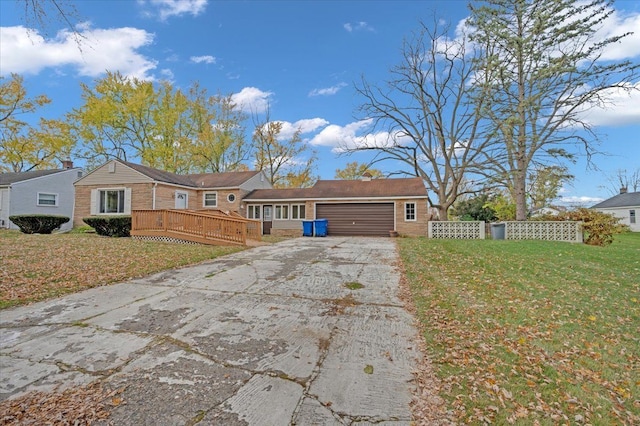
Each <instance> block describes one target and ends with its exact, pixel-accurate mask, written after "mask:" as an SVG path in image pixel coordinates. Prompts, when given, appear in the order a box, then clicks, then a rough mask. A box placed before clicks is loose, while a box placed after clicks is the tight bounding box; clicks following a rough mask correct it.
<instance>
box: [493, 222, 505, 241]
mask: <svg viewBox="0 0 640 426" xmlns="http://www.w3.org/2000/svg"><path fill="white" fill-rule="evenodd" d="M506 228H507V225H506V224H504V223H492V224H491V238H493V239H494V240H504V239H505V234H506Z"/></svg>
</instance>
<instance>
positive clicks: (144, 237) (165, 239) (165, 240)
mask: <svg viewBox="0 0 640 426" xmlns="http://www.w3.org/2000/svg"><path fill="white" fill-rule="evenodd" d="M132 238H133V239H135V240H139V241H154V242H160V243H175V244H196V245H199V244H200V243H196V242H194V241H186V240H181V239H179V238H171V237H161V236H147V235H135V236H132Z"/></svg>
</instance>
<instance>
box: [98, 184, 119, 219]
mask: <svg viewBox="0 0 640 426" xmlns="http://www.w3.org/2000/svg"><path fill="white" fill-rule="evenodd" d="M98 196H99V203H100V204H99V206H100V207H99V209H98V212H99V213H124V210H125V209H124V189H104V190H100V191H98Z"/></svg>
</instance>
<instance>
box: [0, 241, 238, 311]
mask: <svg viewBox="0 0 640 426" xmlns="http://www.w3.org/2000/svg"><path fill="white" fill-rule="evenodd" d="M240 250H243V247H230V246H224V247H221V246H205V245H191V244H170V243H158V242H143V241H137V240H134V239H132V238H108V237H102V236H99V235H96V234H85V233H69V234H51V235H37V234H32V235H27V234H22V233H21V232H19V231H6V230H3V231H0V258H1V259H0V265H1V267H0V309H1V308H7V307H9V306H15V305H22V304H26V303H30V302H35V301H39V300H44V299H49V298H52V297H57V296H61V295H63V294H67V293H72V292H76V291H80V290H84V289H87V288H90V287H96V286H100V285H104V284H109V283H114V282H119V281H123V280H126V279H129V278H134V277H141V276H144V275H148V274H152V273H154V272H159V271H162V270H165V269H171V268H176V267H180V266H185V265H190V264H194V263H199V262H202V261H205V260H209V259H215V258H216V257H219V256H223V255H225V254H229V253H234V252H237V251H240Z"/></svg>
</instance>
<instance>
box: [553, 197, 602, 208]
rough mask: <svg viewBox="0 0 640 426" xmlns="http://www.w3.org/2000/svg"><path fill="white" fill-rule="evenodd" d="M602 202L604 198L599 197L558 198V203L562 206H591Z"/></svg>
mask: <svg viewBox="0 0 640 426" xmlns="http://www.w3.org/2000/svg"><path fill="white" fill-rule="evenodd" d="M601 201H604V198H599V197H588V196H584V195H583V196H578V195H572V196H567V197H560V202H561V203H563V204H573V205H580V206H582V205H593V204H598V203H599V202H601Z"/></svg>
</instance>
